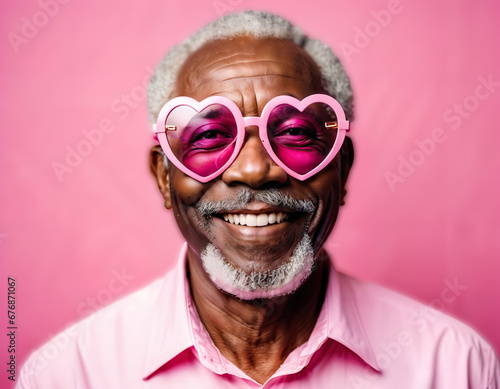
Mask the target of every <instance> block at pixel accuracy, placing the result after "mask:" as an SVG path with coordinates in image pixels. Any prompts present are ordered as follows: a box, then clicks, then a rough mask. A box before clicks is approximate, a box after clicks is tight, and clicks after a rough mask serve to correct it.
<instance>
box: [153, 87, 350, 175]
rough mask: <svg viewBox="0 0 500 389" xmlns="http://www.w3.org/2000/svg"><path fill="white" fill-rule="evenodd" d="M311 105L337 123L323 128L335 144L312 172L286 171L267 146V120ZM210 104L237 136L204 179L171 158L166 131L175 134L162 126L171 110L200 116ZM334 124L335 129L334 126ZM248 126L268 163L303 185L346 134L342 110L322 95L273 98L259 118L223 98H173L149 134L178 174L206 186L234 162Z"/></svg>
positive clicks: (335, 153)
mask: <svg viewBox="0 0 500 389" xmlns="http://www.w3.org/2000/svg"><path fill="white" fill-rule="evenodd" d="M315 103H323V104H326V105H327V106H329V107H330V108H331V109H332V110H333V111H334V112H335V115H336V117H337V120H336V121H335V122H327V123H325V126H326V127H336V130H337V137H336V139H335V142H334V144H333V146H332V149H331V150H330V152H329V153H328V155H327V156H326V158H325V159H324V160H323V161H322V162H321V163H320V164H319V165H318V166H316V167H315V168H314V169H312V170H311V171H309V172H308V173H306V174H299V173H297V172H295V171H293V170H292V169H290V168H289V167H288V166H286V165H285V164H284V163H283V162H282V161H281V160H280V159H279V158H278V156H277V155H276V154H275V152H274V150H273V148H272V145H271V143H270V142H269V137H268V134H267V132H268V131H267V121H268V119H269V116H270V114H271V112H272V111H273V110H274V108H276V107H277V106H279V105H283V104H286V105H290V106H292V107H294V108H296V109H297V110H299V111H301V112H303V111H304V110H305V109H306V108H307V107H308V106H309V105H311V104H315ZM214 104H219V105H223V106H225V107H227V108H228V109H229V111H231V113H232V114H233V116H234V119H235V122H236V126H237V134H236V144H235V146H234V152H233V154H232V155H231V157H230V158H229V159H228V161H227V162H226V163H225V164H224V165H223V166H222V167H220V168H219V169H218V170H217V171H215V172H214V173H212V174H209V175H208V176H200V175H199V174H196V173H195V172H193V171H192V170H190V169H189V168H187V167H186V166H185V165H184V164H183V163H182V162H181V161H180V160H179V159H178V158H177V157H176V156H175V154H174V152H173V151H172V149H171V147H170V144H169V142H168V139H167V134H166V132H167V131H172V130H173V131H175V129H173V128H171V127H170V126H168V125H167V124H166V122H167V118H168V115H169V114H170V112H171V111H172V110H174V109H175V108H177V107H179V106H182V105H185V106H188V107H191V108H193V109H194V110H195V111H196V112H198V113H199V112H201V111H203V110H204V109H205V108H207V107H208V106H210V105H214ZM335 123H336V124H337V126H335ZM249 126H257V127H258V128H259V137H260V140H261V142H262V145H263V146H264V148H265V149H266V151H267V153H268V154H269V156H270V157H271V159H272V160H273V161H274V162H275V163H276V164H277V165H278V166H279V167H281V168H282V169H283V170H284V171H285V172H286V173H287V174H289V175H290V176H292V177H294V178H296V179H298V180H300V181H304V180H306V179H308V178H310V177H312V176H313V175H315V174H316V173H318V172H320V171H321V170H322V169H323V168H325V167H326V166H327V165H328V164H329V163H330V162H331V161H332V160H333V158H335V156H336V155H337V153H338V152H339V150H340V148H341V147H342V144H343V142H344V139H345V136H346V132H347V131H349V122H348V121H347V120H346V118H345V113H344V110H343V109H342V106H341V105H340V104H339V102H338V101H337V100H335V99H334V98H333V97H331V96H328V95H324V94H314V95H310V96H307V97H306V98H304V99H303V100H298V99H296V98H295V97H292V96H287V95H283V96H277V97H274V98H272V99H271V100H269V101H268V103H267V104H266V105H265V107H264V109H263V110H262V114H261V116H245V117H244V116H243V115H242V114H241V111H240V109H239V108H238V106H237V105H236V103H234V102H233V101H232V100H230V99H228V98H227V97H223V96H211V97H208V98H206V99H204V100H202V101H200V102H199V101H197V100H195V99H192V98H191V97H185V96H180V97H175V98H173V99H172V100H170V101H168V102H167V103H166V104H165V105H164V106H163V108H162V109H161V110H160V113H159V114H158V120H157V122H156V124H153V132H154V133H155V134H156V136H157V138H158V141H159V143H160V145H161V147H162V149H163V151H164V152H165V154H166V155H167V158H168V159H169V161H171V162H172V163H173V164H174V165H175V166H176V167H177V168H178V169H179V170H181V171H182V172H183V173H185V174H187V175H188V176H190V177H192V178H194V179H195V180H197V181H200V182H202V183H206V182H208V181H210V180H213V179H214V178H216V177H217V176H219V175H221V174H222V173H223V172H224V171H225V170H226V169H227V168H228V167H229V166H231V164H232V163H233V162H234V160H235V159H236V158H237V157H238V155H239V153H240V151H241V148H242V147H243V142H244V140H245V135H246V127H249Z"/></svg>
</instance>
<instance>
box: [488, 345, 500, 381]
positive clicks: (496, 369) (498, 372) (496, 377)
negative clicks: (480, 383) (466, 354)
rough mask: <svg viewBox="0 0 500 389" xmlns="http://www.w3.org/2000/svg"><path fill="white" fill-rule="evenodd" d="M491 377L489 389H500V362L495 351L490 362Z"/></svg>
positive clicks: (492, 352)
mask: <svg viewBox="0 0 500 389" xmlns="http://www.w3.org/2000/svg"><path fill="white" fill-rule="evenodd" d="M489 362H490V363H489V371H490V374H489V376H490V377H491V378H490V381H489V383H488V387H487V389H500V361H499V360H498V357H497V356H496V355H495V352H494V351H493V349H491V354H490V361H489Z"/></svg>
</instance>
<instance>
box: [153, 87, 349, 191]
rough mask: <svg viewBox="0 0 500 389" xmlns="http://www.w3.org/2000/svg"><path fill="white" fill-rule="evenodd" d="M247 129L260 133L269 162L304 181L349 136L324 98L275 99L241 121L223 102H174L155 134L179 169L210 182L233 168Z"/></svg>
mask: <svg viewBox="0 0 500 389" xmlns="http://www.w3.org/2000/svg"><path fill="white" fill-rule="evenodd" d="M249 126H257V127H258V128H259V137H260V140H261V142H262V145H263V146H264V148H265V149H266V151H267V153H268V154H269V156H270V157H271V158H272V159H273V161H274V162H275V163H276V164H277V165H278V166H280V167H281V168H282V169H283V170H285V171H286V172H287V173H288V174H289V175H290V176H292V177H294V178H296V179H298V180H302V181H303V180H306V179H308V178H309V177H311V176H313V175H314V174H316V173H318V172H319V171H321V170H322V169H323V168H324V167H325V166H327V165H328V164H329V163H330V162H331V160H332V159H333V158H334V157H335V155H336V154H337V153H338V151H339V150H340V147H341V146H342V143H343V141H344V138H345V133H346V131H349V122H348V121H347V120H346V118H345V113H344V110H343V109H342V107H341V106H340V104H339V103H338V102H337V100H335V99H334V98H333V97H331V96H328V95H323V94H315V95H310V96H308V97H306V98H305V99H303V100H302V101H301V100H298V99H296V98H294V97H292V96H277V97H275V98H273V99H271V100H270V101H269V102H268V103H267V104H266V105H265V107H264V109H263V110H262V114H261V116H260V117H259V116H255V117H243V115H242V114H241V111H240V109H239V108H238V106H237V105H236V104H235V103H234V102H233V101H231V100H229V99H228V98H226V97H222V96H212V97H208V98H206V99H205V100H203V101H201V102H198V101H196V100H194V99H192V98H190V97H176V98H174V99H172V100H170V101H168V102H167V103H166V104H165V105H164V106H163V108H162V109H161V111H160V113H159V115H158V121H157V123H156V124H155V125H153V131H154V132H155V133H156V135H157V137H158V141H159V142H160V145H161V147H162V149H163V151H164V152H165V154H166V155H167V157H168V159H169V160H170V161H171V162H172V163H173V164H174V165H175V166H176V167H177V168H179V169H180V170H181V171H182V172H184V173H186V174H187V175H189V176H190V177H192V178H194V179H196V180H198V181H200V182H208V181H210V180H212V179H214V178H215V177H217V176H218V175H220V174H222V173H223V172H224V171H225V170H226V169H227V168H228V167H229V166H230V165H231V164H232V163H233V162H234V160H235V159H236V157H237V156H238V153H239V152H240V150H241V148H242V147H243V143H244V140H245V133H246V127H249Z"/></svg>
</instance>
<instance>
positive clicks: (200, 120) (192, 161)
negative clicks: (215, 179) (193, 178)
mask: <svg viewBox="0 0 500 389" xmlns="http://www.w3.org/2000/svg"><path fill="white" fill-rule="evenodd" d="M166 128H167V131H166V135H167V141H168V143H169V145H170V148H171V149H172V152H173V153H174V155H175V156H176V158H177V159H178V160H179V161H180V162H182V164H184V166H186V167H187V168H188V169H189V170H191V171H193V172H194V173H196V174H198V175H200V176H204V177H206V176H208V175H210V174H212V173H215V172H216V171H217V170H219V169H220V168H221V167H222V166H223V165H224V164H225V163H226V162H227V161H228V160H229V158H231V155H232V154H233V152H234V147H235V143H236V135H237V133H238V131H237V126H236V121H235V119H234V116H233V114H232V113H231V111H230V110H229V109H228V108H227V107H225V106H223V105H220V104H213V105H209V106H208V107H206V108H205V109H203V110H202V111H201V112H197V111H196V110H195V109H194V108H192V107H190V106H187V105H181V106H178V107H176V108H174V109H173V110H172V111H170V113H169V114H168V116H167V120H166Z"/></svg>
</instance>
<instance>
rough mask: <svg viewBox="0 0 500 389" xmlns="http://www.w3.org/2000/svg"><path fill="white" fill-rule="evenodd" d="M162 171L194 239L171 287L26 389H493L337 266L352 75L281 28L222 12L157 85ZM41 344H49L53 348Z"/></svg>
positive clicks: (450, 345) (454, 332)
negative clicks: (334, 239)
mask: <svg viewBox="0 0 500 389" xmlns="http://www.w3.org/2000/svg"><path fill="white" fill-rule="evenodd" d="M149 92H150V112H151V119H152V122H153V123H154V125H153V129H154V132H155V134H156V137H157V139H158V141H159V143H160V145H159V146H155V147H153V148H152V150H151V157H150V165H151V171H152V172H153V175H154V177H155V178H156V181H157V183H158V187H159V189H160V192H161V194H162V196H163V198H164V201H165V207H166V208H168V209H172V210H173V212H174V214H175V219H176V221H177V224H178V226H179V228H180V230H181V232H182V234H183V235H184V237H185V239H186V242H187V244H186V245H185V247H184V249H183V251H182V253H181V255H180V258H179V261H178V264H177V266H176V268H175V269H174V270H173V271H171V272H169V273H168V274H167V275H166V277H165V278H164V279H162V280H159V281H157V282H156V283H154V284H152V285H150V286H148V287H146V288H145V289H143V290H140V291H138V292H136V293H134V294H132V295H131V296H129V297H127V298H125V299H123V300H121V301H120V302H117V303H115V304H113V305H112V306H109V307H107V308H106V309H104V310H102V311H100V312H98V313H97V314H95V315H93V316H91V317H89V318H88V319H87V320H86V321H84V322H83V323H80V324H79V325H77V326H76V327H75V328H74V329H73V333H74V337H73V338H72V341H71V343H70V344H69V345H67V347H65V348H63V349H62V350H61V351H60V353H59V355H57V356H56V357H55V358H53V360H52V361H51V362H50V364H49V365H48V366H41V365H40V359H39V358H38V355H40V352H39V353H35V354H34V355H33V356H32V357H31V359H30V360H29V361H28V363H27V364H26V366H25V367H24V369H23V372H22V374H21V380H20V383H19V386H18V387H19V388H51V389H56V388H64V389H68V388H121V389H126V388H142V387H145V388H180V387H184V388H217V389H220V388H229V387H231V388H233V387H235V388H254V387H255V388H258V387H266V388H284V387H286V388H453V389H462V388H463V389H465V388H478V389H479V388H484V389H486V388H490V389H491V388H496V387H498V384H499V377H500V373H499V367H498V361H497V359H496V357H495V354H494V352H493V351H492V349H491V348H490V347H489V346H488V345H487V344H486V343H485V342H484V341H483V340H482V339H481V338H480V337H479V336H478V335H477V334H475V333H474V332H473V331H472V330H470V329H469V328H467V327H466V326H464V325H463V324H461V323H459V322H457V321H455V320H453V319H451V318H449V317H446V316H444V315H442V314H439V313H438V312H435V311H432V310H430V309H427V308H426V307H423V306H421V305H420V304H418V303H416V302H413V301H411V300H409V299H407V298H404V297H401V296H399V295H397V294H395V293H393V292H389V291H387V290H384V289H382V288H379V287H376V286H373V285H369V284H366V283H362V282H360V281H356V280H353V279H351V278H349V277H347V276H345V275H343V274H340V273H338V272H336V271H335V269H334V266H333V264H332V263H331V261H330V260H329V258H328V255H327V253H326V252H325V251H324V250H323V249H322V246H323V243H324V242H325V240H326V238H327V237H328V235H329V233H330V231H331V230H332V228H333V225H334V223H335V220H336V217H337V213H338V210H339V207H340V205H341V204H342V203H343V201H344V196H345V195H346V191H345V183H346V179H347V176H348V173H349V168H350V167H351V164H352V161H353V148H352V144H351V141H350V139H349V138H347V137H346V132H347V131H348V130H349V120H350V119H352V93H351V89H350V84H349V80H348V78H347V77H346V75H345V73H344V71H343V69H342V66H341V65H340V62H339V61H338V59H337V58H336V57H335V56H334V54H333V53H332V52H331V51H330V49H328V48H327V47H326V46H324V45H323V44H322V43H320V42H319V41H316V40H311V39H309V38H307V37H306V36H304V35H303V34H302V33H301V32H300V31H299V30H298V29H297V28H295V27H293V26H292V25H290V24H289V23H288V22H287V21H285V20H284V19H282V18H279V17H277V16H274V15H270V14H266V13H255V12H245V13H242V14H233V15H229V16H227V17H224V18H221V19H219V20H217V21H215V22H214V23H212V24H210V25H208V26H207V27H205V28H204V29H202V30H201V31H199V32H198V33H196V34H195V35H194V36H192V37H191V38H189V39H188V40H187V41H185V42H184V43H183V44H182V45H181V46H179V47H176V48H174V49H172V50H171V51H170V53H169V54H168V55H167V57H166V58H165V60H164V61H163V62H162V63H161V64H160V66H159V67H158V69H157V72H156V74H155V75H154V77H153V79H152V81H151V85H150V88H149ZM42 350H43V349H42Z"/></svg>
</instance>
